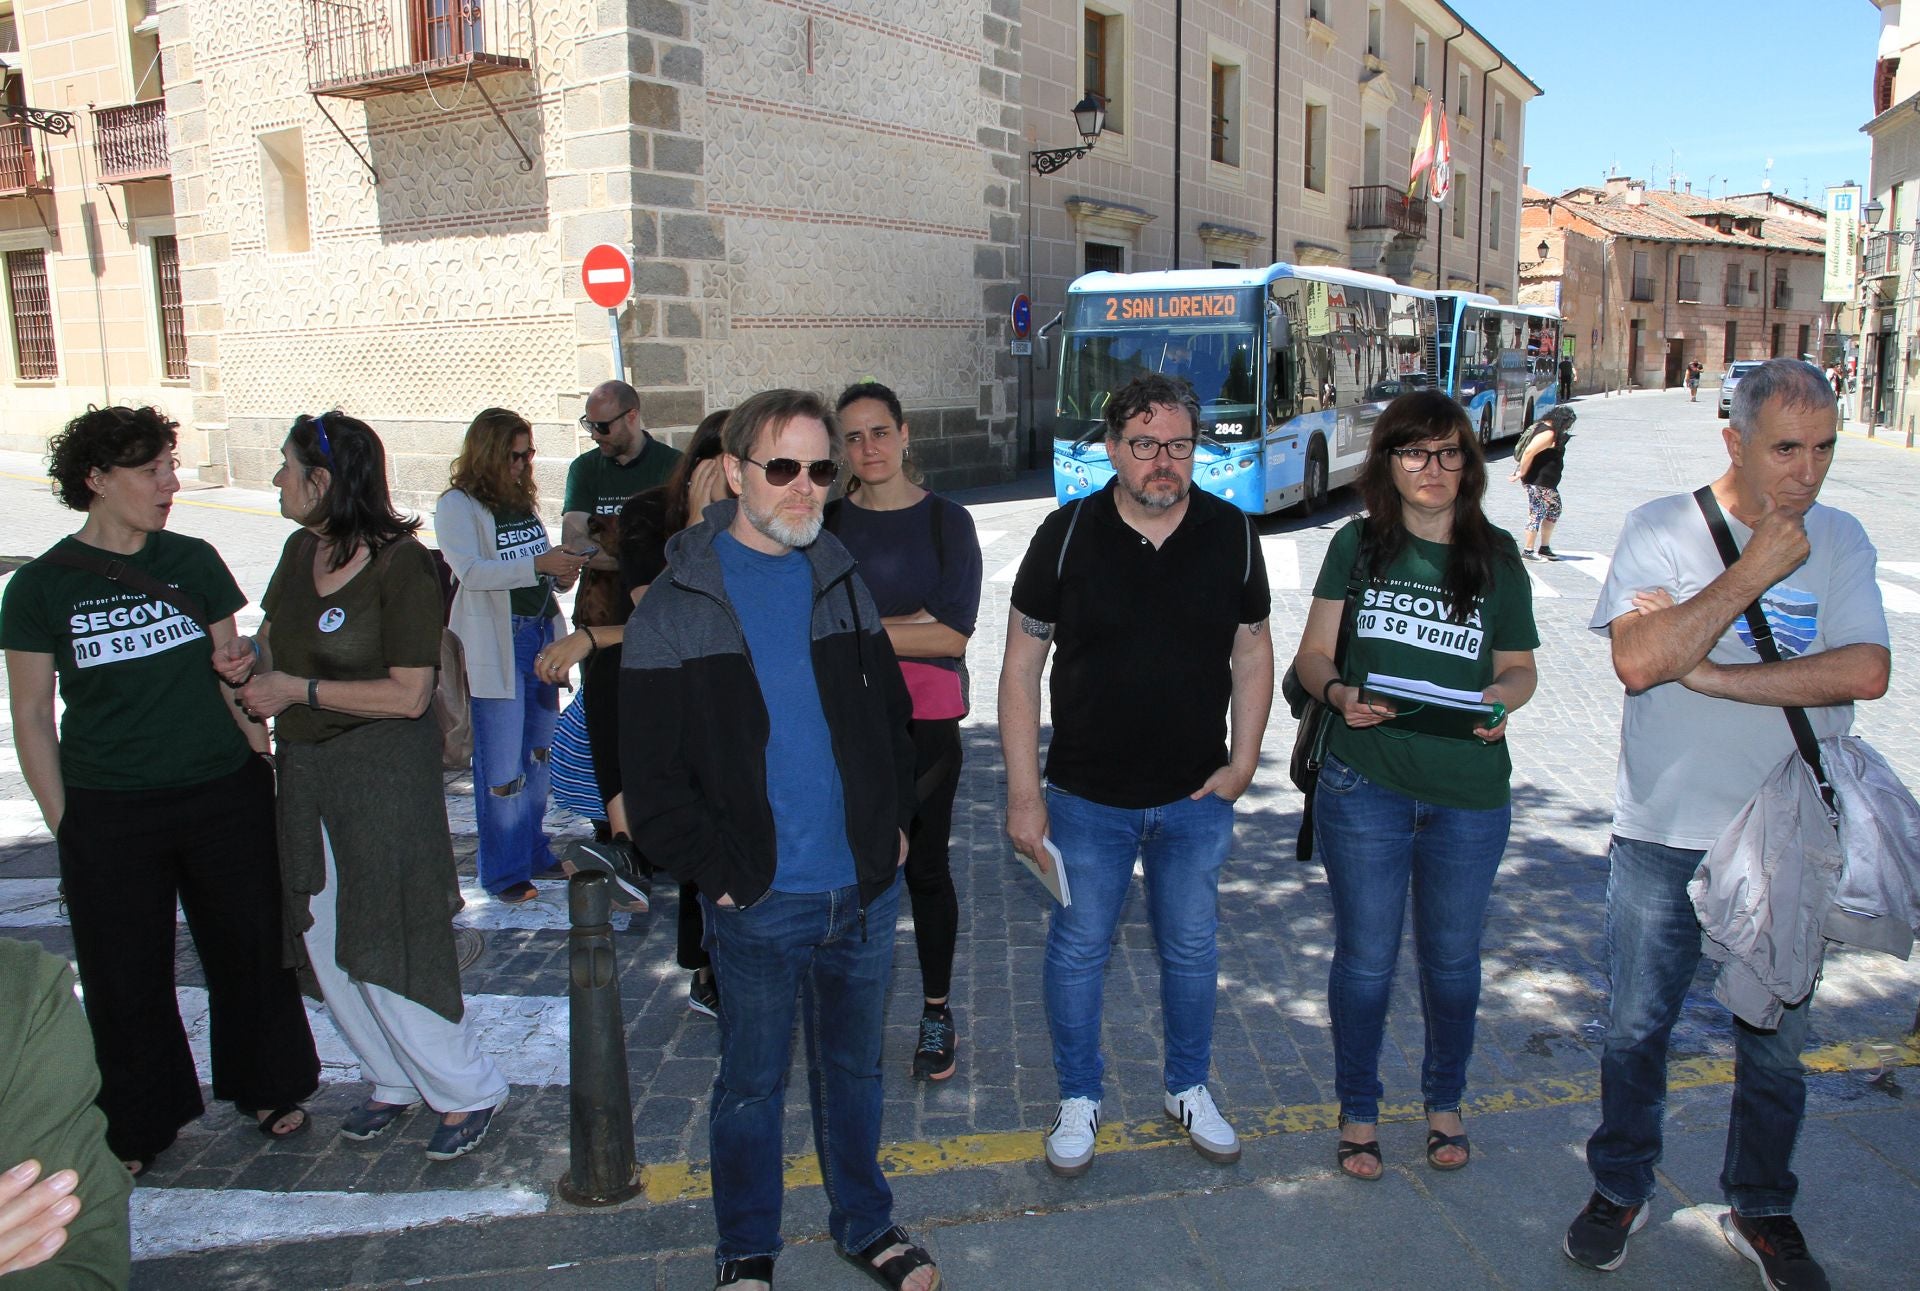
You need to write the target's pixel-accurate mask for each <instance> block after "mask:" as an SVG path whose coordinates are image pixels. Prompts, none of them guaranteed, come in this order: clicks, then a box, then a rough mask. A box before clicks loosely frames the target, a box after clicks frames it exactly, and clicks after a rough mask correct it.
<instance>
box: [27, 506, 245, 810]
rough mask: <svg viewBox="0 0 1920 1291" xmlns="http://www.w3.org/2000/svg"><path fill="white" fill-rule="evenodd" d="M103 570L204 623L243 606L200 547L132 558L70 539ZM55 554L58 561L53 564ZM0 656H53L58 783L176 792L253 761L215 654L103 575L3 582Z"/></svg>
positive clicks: (203, 639) (184, 624)
mask: <svg viewBox="0 0 1920 1291" xmlns="http://www.w3.org/2000/svg"><path fill="white" fill-rule="evenodd" d="M62 548H70V549H72V550H75V551H78V552H79V553H81V554H82V555H86V556H89V557H92V558H94V559H101V560H124V561H126V562H127V563H128V564H129V565H131V566H133V567H135V568H137V569H139V570H140V571H142V572H143V573H146V574H148V575H150V576H151V577H153V578H155V579H157V580H158V581H160V582H162V583H165V584H166V585H168V586H169V587H174V588H178V589H179V590H180V591H182V592H185V593H187V595H188V599H189V600H190V601H197V602H198V603H199V604H200V605H201V606H202V607H203V608H204V610H205V612H206V616H207V621H208V622H209V623H218V622H220V621H221V620H222V619H225V618H229V617H231V616H232V615H233V613H234V611H235V610H238V609H239V608H240V607H241V606H243V605H245V604H246V603H247V598H246V597H245V596H244V595H242V594H241V591H240V587H239V585H238V584H237V583H235V582H234V581H233V574H232V573H231V572H229V571H228V569H227V566H226V562H224V561H222V560H221V559H220V554H219V553H218V552H216V551H215V550H214V549H213V547H212V546H211V545H209V544H208V543H206V542H203V541H201V540H200V539H198V538H188V537H185V536H183V535H181V534H176V533H168V532H167V531H166V530H164V529H163V530H160V531H159V532H157V533H154V534H151V535H149V536H148V538H147V542H146V545H145V546H144V547H142V548H141V549H140V550H139V551H138V552H137V553H135V554H134V555H132V556H121V555H119V554H118V553H116V552H111V551H101V550H99V549H98V548H94V547H89V546H88V545H87V544H85V543H83V542H81V541H80V540H79V539H78V538H63V539H61V540H60V541H59V542H58V543H56V544H55V545H54V547H53V549H52V550H53V551H59V550H61V549H62ZM49 554H51V552H50V553H49ZM0 648H4V649H7V650H22V651H27V652H29V653H33V654H50V655H52V656H53V664H54V670H55V673H56V675H57V676H58V678H59V683H60V698H61V699H62V700H64V701H65V702H66V713H65V714H64V715H63V716H62V717H61V719H60V775H61V778H62V780H64V781H65V782H66V783H67V784H70V785H76V786H78V787H80V788H84V789H173V788H179V787H182V786H185V785H196V784H205V783H206V782H207V781H209V780H218V779H219V778H220V777H222V776H226V775H231V774H232V773H233V772H234V771H236V770H238V769H239V768H240V766H241V764H242V763H243V762H245V761H246V758H247V754H248V753H249V751H250V750H249V749H248V747H247V741H246V737H245V736H243V735H241V733H240V728H239V727H238V726H236V725H235V724H234V720H233V715H232V713H230V712H229V711H228V705H229V704H231V703H232V702H233V701H232V700H231V698H229V692H228V691H227V690H226V689H225V688H224V687H222V686H221V685H220V681H219V679H218V678H217V677H215V676H214V673H213V665H212V660H213V643H212V642H211V641H209V640H208V639H207V634H206V633H205V632H202V631H201V630H200V625H199V624H197V623H195V622H194V621H193V620H192V619H191V618H189V617H188V616H187V615H185V614H182V613H181V612H180V611H179V610H177V609H175V608H174V607H173V606H171V605H169V604H167V603H166V602H165V601H157V600H154V599H153V598H152V597H150V596H148V595H146V594H145V593H144V592H136V591H132V590H130V589H129V588H126V587H124V586H122V585H121V584H119V583H115V582H113V581H111V580H109V579H107V578H105V577H104V576H102V575H100V574H95V573H90V572H89V571H87V570H84V569H70V568H68V567H66V566H63V565H53V564H49V563H47V562H46V561H45V560H37V561H33V562H32V563H30V564H28V565H26V566H25V567H23V568H22V569H20V570H19V571H18V572H17V573H15V574H14V576H13V578H12V579H11V580H9V581H8V583H7V588H6V594H5V599H4V600H3V601H0Z"/></svg>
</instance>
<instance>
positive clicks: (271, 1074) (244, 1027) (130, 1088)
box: [0, 407, 320, 1174]
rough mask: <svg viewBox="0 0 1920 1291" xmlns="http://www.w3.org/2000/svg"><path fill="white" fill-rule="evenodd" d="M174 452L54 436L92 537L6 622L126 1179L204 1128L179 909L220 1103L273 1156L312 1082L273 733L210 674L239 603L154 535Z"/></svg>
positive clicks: (10, 611)
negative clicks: (278, 827) (292, 957)
mask: <svg viewBox="0 0 1920 1291" xmlns="http://www.w3.org/2000/svg"><path fill="white" fill-rule="evenodd" d="M175 442H176V426H175V423H174V422H173V421H172V420H171V419H169V418H168V417H167V416H166V415H165V414H164V413H162V412H160V411H159V410H158V409H155V408H124V407H111V408H94V409H90V410H89V411H87V412H84V413H82V414H81V415H80V416H78V417H75V418H74V419H73V420H72V421H70V422H68V423H67V425H66V428H65V429H64V430H62V431H61V432H60V433H59V434H57V435H55V436H54V437H53V439H52V441H51V442H50V443H49V444H48V453H49V459H50V460H49V469H50V471H51V473H52V475H53V479H54V491H55V493H56V494H57V495H58V496H59V498H60V500H61V501H62V502H63V503H65V504H66V505H67V506H68V507H70V508H71V509H73V510H75V511H78V512H80V513H81V514H82V515H84V516H85V517H86V522H85V523H84V524H82V525H81V526H80V530H79V532H77V533H75V534H74V535H72V536H71V537H68V538H63V539H61V540H60V541H59V542H58V543H55V544H54V545H53V547H52V548H50V549H49V550H48V551H47V552H46V553H45V554H44V555H42V556H41V557H40V558H39V559H38V560H34V561H31V562H29V563H28V564H27V565H26V566H25V567H23V568H22V569H20V570H19V571H18V572H17V573H15V574H14V576H13V578H12V579H11V580H9V582H8V583H7V588H6V595H5V600H4V605H3V606H0V646H4V647H5V649H6V653H7V685H8V690H9V693H10V694H11V696H12V703H13V742H14V747H15V748H16V749H17V750H18V752H19V756H20V769H21V771H22V772H23V773H24V774H25V776H26V781H27V787H28V789H29V790H30V791H31V792H32V794H33V796H34V800H35V801H36V802H37V803H38V804H39V806H40V814H41V816H42V817H43V818H44V819H45V820H46V822H47V828H48V829H49V830H50V831H52V833H53V835H54V838H55V840H56V842H57V844H58V848H59V853H60V879H61V892H62V895H63V896H64V897H65V899H66V903H67V910H68V913H69V915H70V917H71V919H72V923H73V953H74V958H75V959H76V960H77V961H78V962H79V966H80V981H81V984H82V985H83V986H84V988H85V991H86V997H85V1000H86V1009H87V1022H88V1025H89V1026H90V1027H91V1028H92V1030H93V1047H94V1052H95V1054H96V1055H97V1056H98V1059H99V1063H100V1107H101V1109H102V1110H103V1111H104V1112H105V1113H106V1115H107V1142H108V1144H109V1145H110V1146H111V1147H112V1148H113V1151H114V1153H115V1155H117V1156H118V1157H120V1159H121V1160H122V1161H124V1162H125V1163H126V1166H127V1168H128V1170H130V1171H132V1172H133V1173H135V1174H139V1173H141V1172H142V1171H144V1170H145V1169H146V1168H147V1167H148V1166H149V1165H151V1164H152V1163H153V1159H154V1158H155V1157H156V1156H158V1155H159V1154H160V1153H161V1152H163V1151H165V1150H166V1149H167V1148H168V1147H170V1146H171V1145H172V1144H173V1141H174V1138H175V1136H176V1135H177V1133H178V1131H179V1129H180V1127H181V1126H182V1125H185V1124H186V1123H187V1122H188V1121H191V1120H193V1119H195V1118H196V1117H198V1116H199V1115H200V1113H201V1112H202V1111H203V1110H204V1105H203V1104H202V1102H201V1098H200V1078H199V1076H198V1075H197V1074H196V1072H195V1069H194V1062H193V1053H192V1050H191V1049H190V1048H189V1047H188V1044H187V1033H186V1029H185V1028H184V1027H183V1026H182V1025H181V1021H180V1008H179V1003H178V1001H176V1000H175V998H174V992H173V982H174V971H173V965H174V935H175V934H174V924H175V916H174V911H175V909H176V905H177V907H178V908H179V909H183V910H184V911H185V912H186V916H187V929H188V932H189V933H190V934H191V936H192V938H193V944H194V948H195V950H196V952H197V954H198V956H199V960H200V965H201V970H202V972H204V973H205V975H206V983H207V1002H208V1006H209V1008H210V1010H211V1016H212V1023H213V1024H212V1029H211V1039H212V1044H213V1054H212V1061H213V1095H214V1097H215V1098H218V1099H224V1100H230V1101H231V1102H232V1103H233V1104H234V1106H235V1107H237V1108H238V1109H239V1110H240V1111H241V1112H243V1113H245V1114H247V1115H250V1116H252V1117H254V1119H256V1120H258V1121H259V1122H260V1126H261V1132H262V1133H264V1134H266V1135H268V1136H269V1137H272V1138H288V1137H291V1136H292V1135H295V1134H300V1133H303V1132H304V1131H305V1130H306V1129H307V1128H308V1123H307V1113H306V1111H305V1109H303V1108H302V1107H301V1106H300V1103H301V1101H302V1100H303V1099H306V1098H308V1097H310V1096H311V1095H312V1094H313V1092H314V1090H316V1089H317V1088H318V1087H319V1082H320V1060H319V1058H318V1057H317V1056H316V1055H315V1053H314V1048H313V1037H312V1035H311V1034H310V1033H309V1032H308V1029H307V1014H306V1009H305V1007H304V1006H303V1005H302V1004H301V1001H300V988H299V984H298V982H297V981H296V980H295V977H294V975H293V972H292V971H291V970H290V969H287V968H285V967H283V966H282V964H281V941H282V938H281V919H280V867H279V862H278V858H277V855H276V851H275V846H274V816H273V792H274V791H273V768H272V767H271V766H270V765H269V764H268V762H267V759H266V751H267V730H266V727H264V726H261V725H258V724H256V723H252V722H249V721H247V719H246V714H244V713H243V712H241V711H240V709H239V707H238V705H237V703H236V702H235V701H234V700H233V699H232V697H231V696H229V695H228V694H227V693H226V692H225V691H223V690H222V688H221V686H220V683H219V681H218V679H217V678H216V677H215V676H214V674H213V673H212V672H211V671H210V670H209V668H208V661H209V660H210V659H212V658H213V657H214V656H215V652H216V651H217V650H219V649H223V648H225V649H231V648H232V647H233V646H234V643H235V641H236V637H235V636H234V623H233V616H234V612H235V611H236V610H238V609H239V608H240V607H241V606H243V605H245V604H246V603H247V598H246V597H245V596H244V595H242V594H241V591H240V588H239V586H238V585H237V584H236V583H235V582H234V580H233V575H232V574H231V573H229V572H228V571H227V567H226V565H225V563H223V562H222V561H221V559H220V556H219V553H217V552H216V551H214V549H213V548H212V547H211V546H209V545H208V544H207V543H205V542H203V541H201V540H200V539H198V538H187V537H182V536H180V535H179V534H174V533H170V532H168V531H167V518H168V516H169V514H170V513H171V509H172V505H173V498H174V494H176V493H177V492H178V491H179V489H180V480H179V477H178V476H177V475H176V474H175V469H176V466H177V465H178V464H177V462H176V461H175V460H174V456H173V452H174V446H175ZM240 649H241V650H242V652H243V653H245V655H246V657H247V658H249V659H251V657H252V655H251V653H250V652H246V651H245V647H244V646H241V647H240ZM56 678H57V679H58V682H59V692H60V698H61V699H62V700H64V701H65V704H66V711H65V714H64V715H63V716H62V717H61V719H60V722H59V725H58V727H57V728H56V725H55V721H54V683H55V680H56ZM13 1164H14V1163H13V1162H11V1161H0V1168H5V1167H9V1166H11V1165H13Z"/></svg>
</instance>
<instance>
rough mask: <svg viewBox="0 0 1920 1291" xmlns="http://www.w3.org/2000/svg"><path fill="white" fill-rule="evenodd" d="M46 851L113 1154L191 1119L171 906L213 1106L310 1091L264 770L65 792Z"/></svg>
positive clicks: (260, 1102) (129, 1151)
mask: <svg viewBox="0 0 1920 1291" xmlns="http://www.w3.org/2000/svg"><path fill="white" fill-rule="evenodd" d="M59 846H60V880H61V884H62V887H63V889H64V891H65V893H66V899H67V910H68V913H69V915H70V917H71V919H72V923H73V947H74V958H75V959H76V960H77V961H78V962H79V968H80V983H81V987H82V990H83V992H84V995H85V1002H86V1010H87V1023H88V1026H89V1027H90V1028H91V1029H92V1031H93V1049H94V1056H95V1058H96V1060H97V1061H98V1062H99V1064H100V1099H99V1102H100V1109H101V1110H102V1111H103V1112H105V1113H106V1116H107V1146H108V1147H109V1148H111V1149H112V1150H113V1153H114V1155H116V1156H119V1157H121V1158H123V1159H131V1158H134V1157H152V1156H156V1155H158V1154H159V1153H160V1152H163V1151H165V1150H166V1149H167V1148H168V1147H169V1146H170V1145H171V1144H172V1143H173V1140H174V1137H175V1135H176V1134H178V1132H179V1130H180V1127H181V1126H182V1125H185V1124H186V1123H187V1122H188V1121H191V1120H193V1119H194V1118H196V1117H198V1116H199V1115H200V1114H201V1112H202V1111H204V1110H205V1107H204V1105H203V1104H202V1102H201V1100H200V1080H199V1077H198V1076H197V1075H196V1074H195V1073H194V1067H193V1054H192V1051H191V1050H190V1049H189V1048H188V1046H187V1033H186V1029H185V1028H184V1027H183V1026H182V1025H181V1022H180V1010H179V1005H178V1002H177V1001H176V999H175V997H174V974H173V961H174V935H175V929H174V907H175V903H176V902H178V904H179V907H180V908H181V909H182V910H184V911H185V912H186V916H187V928H188V930H189V931H190V932H191V933H192V934H193V944H194V949H195V950H196V951H197V952H198V954H199V957H200V965H201V968H202V969H203V970H204V972H205V973H206V979H207V998H208V1011H209V1016H208V1031H209V1040H210V1043H211V1049H212V1059H213V1096H214V1097H215V1098H217V1099H222V1100H231V1101H233V1102H234V1103H237V1104H239V1105H240V1106H242V1107H250V1108H261V1109H271V1108H278V1107H285V1106H287V1105H289V1104H292V1103H296V1102H300V1101H301V1100H303V1099H306V1098H308V1097H310V1096H311V1095H312V1094H313V1092H314V1091H315V1090H316V1089H318V1088H319V1085H320V1059H319V1057H318V1055H316V1054H315V1052H314V1048H313V1035H312V1033H311V1032H309V1031H308V1029H307V1012H306V1008H305V1006H304V1005H303V1004H302V1003H301V1000H300V987H299V983H298V981H297V980H296V979H295V977H294V973H293V970H292V969H290V968H284V967H282V966H281V951H282V946H281V938H280V927H281V918H280V861H279V852H278V848H277V846H276V844H275V838H274V807H273V772H272V769H271V768H270V767H269V766H268V765H267V763H266V761H265V760H264V759H262V758H257V757H250V758H248V759H247V761H246V765H245V766H243V767H241V768H240V769H239V770H238V771H235V772H234V773H233V774H231V775H228V776H223V777H222V778H220V779H218V780H212V781H208V782H207V783H206V784H201V785H194V786H192V787H190V788H185V789H153V790H103V789H83V788H78V787H74V786H69V787H68V789H67V811H66V815H65V816H64V817H62V818H61V821H60V833H59Z"/></svg>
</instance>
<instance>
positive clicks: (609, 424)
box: [560, 381, 680, 571]
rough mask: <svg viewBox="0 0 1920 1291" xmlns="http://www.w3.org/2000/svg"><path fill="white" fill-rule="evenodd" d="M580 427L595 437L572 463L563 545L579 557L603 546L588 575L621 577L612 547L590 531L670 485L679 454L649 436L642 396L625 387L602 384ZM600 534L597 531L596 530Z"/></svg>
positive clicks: (617, 383)
mask: <svg viewBox="0 0 1920 1291" xmlns="http://www.w3.org/2000/svg"><path fill="white" fill-rule="evenodd" d="M580 425H581V426H582V427H583V428H584V429H585V430H586V432H587V433H588V434H589V435H592V436H593V444H594V446H593V447H592V448H590V449H588V450H587V451H586V452H584V453H582V454H580V456H578V457H576V458H574V459H573V465H572V466H570V467H568V468H567V496H566V501H565V502H564V503H563V504H562V507H561V511H562V515H561V518H560V543H561V545H562V546H564V547H570V548H572V549H573V550H575V551H578V550H580V548H582V547H583V546H585V545H587V544H589V543H593V542H599V544H600V551H599V552H598V553H597V554H595V556H594V558H593V559H592V560H591V561H589V562H588V564H587V568H588V569H599V570H612V571H618V569H619V568H620V566H619V562H618V561H616V560H615V559H614V544H613V543H611V542H605V541H601V540H600V539H599V538H596V537H594V536H591V535H590V532H589V528H588V526H589V525H591V524H592V523H593V522H594V521H595V520H606V519H610V518H611V517H614V516H617V515H619V514H620V508H621V506H622V505H623V504H624V503H625V502H626V500H627V499H628V498H630V497H632V496H633V495H634V494H636V493H639V492H641V491H642V490H644V489H650V488H653V487H654V486H655V485H657V484H664V483H666V480H667V476H669V475H671V474H672V473H673V466H674V463H675V462H678V461H679V460H680V450H679V449H677V448H674V447H673V446H672V445H670V444H663V443H661V442H660V441H659V440H657V439H655V438H654V437H653V436H652V435H649V434H648V433H647V428H646V427H645V426H643V425H642V424H641V421H640V395H639V393H638V392H637V391H635V390H634V388H633V387H632V386H630V385H628V384H627V383H626V382H624V381H602V382H601V383H600V384H599V385H597V386H595V387H594V388H593V393H592V394H589V395H588V396H587V408H586V412H585V413H584V414H583V415H582V416H581V418H580ZM594 527H595V528H598V527H599V526H594Z"/></svg>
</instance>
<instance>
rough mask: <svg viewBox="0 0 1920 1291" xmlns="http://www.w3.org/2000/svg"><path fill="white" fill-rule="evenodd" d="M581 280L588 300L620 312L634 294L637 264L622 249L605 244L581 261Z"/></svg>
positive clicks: (589, 252)
mask: <svg viewBox="0 0 1920 1291" xmlns="http://www.w3.org/2000/svg"><path fill="white" fill-rule="evenodd" d="M580 281H581V283H582V284H583V285H584V286H585V287H586V289H587V299H589V300H591V301H592V302H593V303H594V304H596V305H599V306H600V307H602V308H603V309H618V308H620V306H621V305H623V304H625V303H626V299H627V297H628V296H630V295H632V294H633V261H631V260H629V259H627V253H626V252H624V251H622V250H621V249H620V248H619V247H616V246H614V245H612V244H611V243H607V242H602V243H601V244H600V245H599V246H597V247H594V248H593V249H592V250H591V251H588V252H587V254H586V258H585V259H583V260H582V261H581V262H580Z"/></svg>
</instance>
